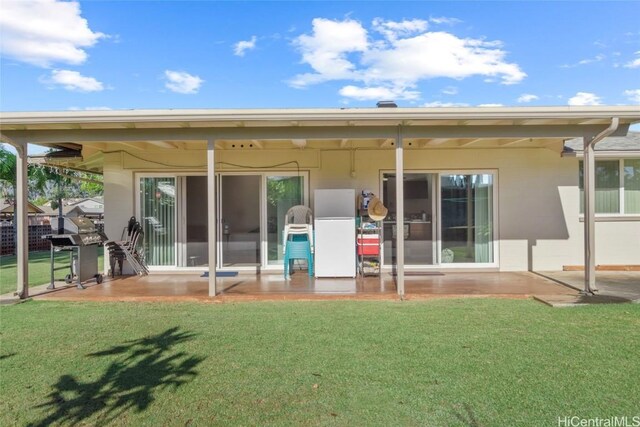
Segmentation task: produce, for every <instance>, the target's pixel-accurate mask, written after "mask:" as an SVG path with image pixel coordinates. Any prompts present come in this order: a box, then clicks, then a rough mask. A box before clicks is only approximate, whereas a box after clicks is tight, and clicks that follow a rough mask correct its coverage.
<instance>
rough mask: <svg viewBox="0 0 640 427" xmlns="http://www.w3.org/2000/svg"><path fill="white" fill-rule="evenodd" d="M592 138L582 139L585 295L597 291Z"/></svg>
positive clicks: (594, 180) (594, 179) (594, 178)
mask: <svg viewBox="0 0 640 427" xmlns="http://www.w3.org/2000/svg"><path fill="white" fill-rule="evenodd" d="M592 139H593V138H592V137H589V138H583V142H584V159H583V168H582V170H583V175H582V176H583V185H582V187H583V188H584V290H583V292H584V293H585V294H592V293H594V292H597V291H598V288H597V287H596V259H595V258H596V257H595V254H596V241H595V216H596V215H595V212H596V207H595V193H596V177H595V165H596V163H595V158H594V147H593V144H592V143H591V140H592Z"/></svg>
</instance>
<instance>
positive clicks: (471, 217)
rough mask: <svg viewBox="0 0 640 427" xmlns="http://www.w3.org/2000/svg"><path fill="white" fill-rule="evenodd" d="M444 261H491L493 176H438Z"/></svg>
mask: <svg viewBox="0 0 640 427" xmlns="http://www.w3.org/2000/svg"><path fill="white" fill-rule="evenodd" d="M440 182H441V184H440V194H441V197H442V201H441V214H442V219H441V224H442V254H441V257H442V258H441V262H442V263H443V264H444V263H489V262H493V176H492V175H490V174H479V175H442V176H441V178H440Z"/></svg>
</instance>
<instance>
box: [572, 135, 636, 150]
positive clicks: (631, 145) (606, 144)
mask: <svg viewBox="0 0 640 427" xmlns="http://www.w3.org/2000/svg"><path fill="white" fill-rule="evenodd" d="M582 151H583V142H582V138H576V139H571V140H569V141H566V142H565V144H564V153H565V154H566V153H580V152H582ZM595 151H623V152H635V151H637V152H638V153H640V132H629V133H628V134H627V136H610V137H608V138H605V139H603V140H602V141H600V142H599V143H597V144H596V146H595Z"/></svg>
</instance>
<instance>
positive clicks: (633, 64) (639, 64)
mask: <svg viewBox="0 0 640 427" xmlns="http://www.w3.org/2000/svg"><path fill="white" fill-rule="evenodd" d="M636 55H638V57H637V58H636V59H634V60H633V61H629V62H627V63H626V64H624V67H625V68H640V50H639V51H637V52H636Z"/></svg>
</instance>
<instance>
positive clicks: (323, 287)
mask: <svg viewBox="0 0 640 427" xmlns="http://www.w3.org/2000/svg"><path fill="white" fill-rule="evenodd" d="M218 280H219V283H221V284H222V288H223V291H222V293H221V294H220V295H218V296H216V297H213V298H212V297H209V296H208V279H207V278H206V277H200V276H199V275H191V274H172V275H168V274H152V275H149V276H145V277H137V276H127V277H117V278H115V279H110V278H106V279H105V281H104V282H103V283H102V284H100V285H98V284H95V283H93V282H89V283H88V284H87V285H86V289H84V290H80V289H77V288H76V287H75V286H73V285H71V286H70V285H65V284H64V283H62V282H61V283H58V284H56V286H57V287H58V289H56V290H53V291H51V290H46V286H43V287H40V288H32V297H33V298H35V299H37V300H61V301H167V302H170V301H204V302H222V301H252V300H324V299H327V300H335V299H356V300H359V299H362V300H371V299H374V300H377V299H380V300H397V299H398V298H399V297H398V295H397V293H396V284H395V278H394V277H393V276H392V275H391V274H389V273H383V274H382V276H381V277H366V278H361V277H358V278H356V279H314V278H310V277H309V276H308V275H307V274H306V272H304V271H302V272H296V273H295V274H294V275H293V276H292V278H291V279H290V280H284V278H283V276H282V275H281V274H262V275H259V276H255V275H238V276H235V277H220V278H218ZM405 280H406V296H405V299H409V300H416V299H429V298H443V297H497V298H530V297H531V296H533V295H538V294H541V295H556V296H563V295H564V296H575V295H577V294H578V292H577V291H575V290H573V289H571V288H569V287H566V286H563V285H560V284H558V283H556V282H554V281H553V280H550V279H546V278H543V277H540V276H537V275H535V274H533V273H528V272H524V273H522V272H518V273H506V272H505V273H497V272H492V273H409V274H408V275H407V277H406V279H405Z"/></svg>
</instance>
